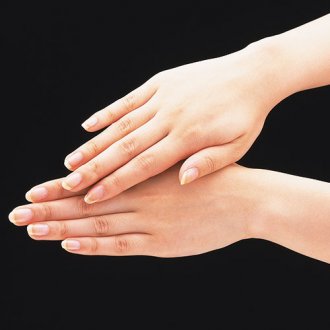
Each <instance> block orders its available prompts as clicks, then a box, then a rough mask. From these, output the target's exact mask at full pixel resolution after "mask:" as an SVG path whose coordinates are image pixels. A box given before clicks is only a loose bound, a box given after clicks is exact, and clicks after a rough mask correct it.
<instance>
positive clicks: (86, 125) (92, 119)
mask: <svg viewBox="0 0 330 330" xmlns="http://www.w3.org/2000/svg"><path fill="white" fill-rule="evenodd" d="M97 122H98V119H97V118H96V117H90V118H88V119H87V120H86V121H84V122H83V123H82V124H81V126H82V127H83V128H84V129H89V128H91V127H93V126H95V125H96V124H97Z"/></svg>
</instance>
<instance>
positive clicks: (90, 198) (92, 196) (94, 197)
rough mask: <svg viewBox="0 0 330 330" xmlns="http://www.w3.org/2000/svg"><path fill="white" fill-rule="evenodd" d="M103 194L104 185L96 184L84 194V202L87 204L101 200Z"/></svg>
mask: <svg viewBox="0 0 330 330" xmlns="http://www.w3.org/2000/svg"><path fill="white" fill-rule="evenodd" d="M103 196H104V187H103V186H97V187H95V188H93V189H92V190H91V191H90V192H89V193H88V194H87V195H86V196H85V198H84V199H85V202H86V203H87V204H93V203H95V202H98V201H99V200H101V199H102V198H103Z"/></svg>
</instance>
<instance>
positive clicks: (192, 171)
mask: <svg viewBox="0 0 330 330" xmlns="http://www.w3.org/2000/svg"><path fill="white" fill-rule="evenodd" d="M197 178H198V169H197V168H196V167H192V168H189V169H188V170H186V171H185V172H184V173H183V175H182V178H181V181H180V184H182V185H184V184H187V183H190V182H192V181H194V180H196V179H197Z"/></svg>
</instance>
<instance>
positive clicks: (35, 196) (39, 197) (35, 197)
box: [25, 187, 48, 203]
mask: <svg viewBox="0 0 330 330" xmlns="http://www.w3.org/2000/svg"><path fill="white" fill-rule="evenodd" d="M47 195H48V190H47V189H46V188H45V187H35V188H32V189H30V190H29V191H28V192H27V193H26V194H25V199H26V200H27V201H29V202H31V203H36V202H40V201H43V200H44V199H45V198H46V197H47Z"/></svg>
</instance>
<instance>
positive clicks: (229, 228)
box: [10, 164, 330, 262]
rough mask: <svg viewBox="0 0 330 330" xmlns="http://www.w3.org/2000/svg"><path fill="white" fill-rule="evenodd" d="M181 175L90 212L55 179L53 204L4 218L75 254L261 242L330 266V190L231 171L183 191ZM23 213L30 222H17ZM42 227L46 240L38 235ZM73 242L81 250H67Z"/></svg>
mask: <svg viewBox="0 0 330 330" xmlns="http://www.w3.org/2000/svg"><path fill="white" fill-rule="evenodd" d="M179 168H180V164H178V165H176V166H174V167H172V168H171V169H169V170H167V171H166V172H164V173H162V174H160V175H158V176H155V177H153V178H151V179H149V180H147V181H145V182H143V183H141V184H139V185H137V186H135V187H133V188H131V189H129V190H127V191H125V192H123V193H122V194H120V195H119V196H116V197H114V198H112V199H110V200H107V201H104V202H102V203H97V204H92V205H89V204H87V203H85V202H84V200H83V196H84V195H78V194H76V193H71V195H72V196H73V197H70V195H68V192H66V191H65V190H64V189H62V188H60V181H61V180H58V181H59V183H58V184H57V185H58V187H59V189H58V190H56V191H53V192H52V193H53V195H52V196H51V197H52V200H50V201H48V202H43V203H35V204H30V205H25V206H21V207H19V208H17V209H15V210H14V211H13V212H12V213H11V215H10V219H11V220H12V221H13V222H14V223H15V224H16V225H20V226H22V225H28V224H29V226H28V233H29V235H30V236H31V237H32V238H33V239H36V240H64V241H63V243H62V244H63V247H64V248H65V249H67V250H68V251H69V252H72V253H78V254H86V255H114V256H124V255H152V256H158V257H180V256H188V255H196V254H200V253H205V252H208V251H211V250H215V249H219V248H223V247H225V246H227V245H229V244H232V243H235V242H237V241H239V240H242V239H247V238H261V239H266V240H269V241H272V242H275V243H277V244H281V245H282V246H285V247H287V248H290V249H292V250H294V251H297V252H300V253H302V254H305V255H307V256H311V257H313V258H317V259H319V260H323V261H326V262H330V241H329V239H328V238H329V236H330V225H329V214H330V184H329V183H326V182H321V181H317V180H311V179H306V178H301V177H296V176H292V175H288V174H284V173H278V172H273V171H268V170H260V169H249V168H245V167H243V166H239V165H236V164H233V165H229V166H227V167H225V168H224V169H222V170H220V171H217V172H215V173H213V174H210V175H208V176H205V177H204V178H201V179H200V180H198V181H196V182H194V183H192V184H191V185H184V186H181V185H180V184H179V183H178V181H177V175H178V171H179ZM53 184H54V182H51V183H44V184H43V186H45V187H47V186H48V185H53ZM69 194H70V193H69ZM64 196H66V198H63V197H64ZM23 208H25V209H26V208H27V209H29V210H31V211H32V217H30V219H29V220H28V221H21V222H17V221H16V220H19V219H17V218H16V217H15V212H17V210H22V209H23ZM315 210H318V211H317V212H315ZM40 225H48V234H46V235H38V233H37V231H36V230H37V229H38V226H39V228H40ZM72 240H73V241H76V242H79V243H80V249H76V248H73V249H72V248H70V242H72Z"/></svg>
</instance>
